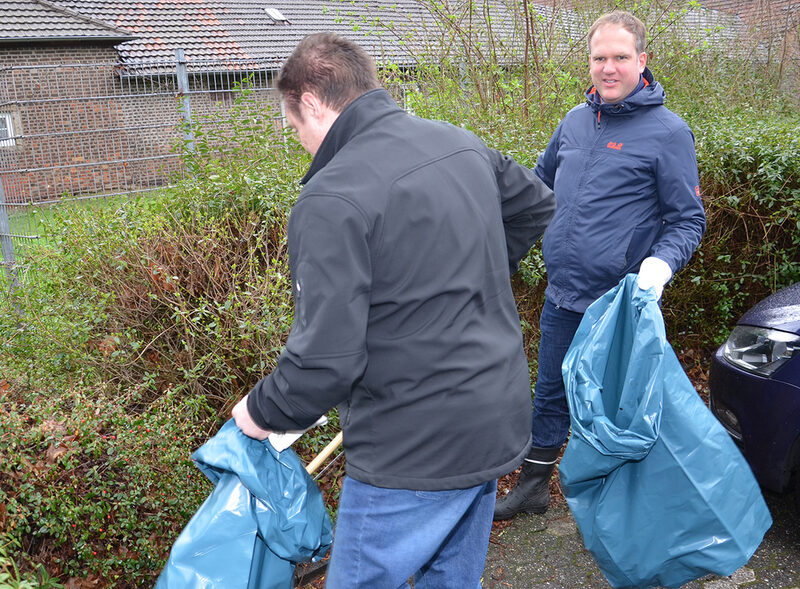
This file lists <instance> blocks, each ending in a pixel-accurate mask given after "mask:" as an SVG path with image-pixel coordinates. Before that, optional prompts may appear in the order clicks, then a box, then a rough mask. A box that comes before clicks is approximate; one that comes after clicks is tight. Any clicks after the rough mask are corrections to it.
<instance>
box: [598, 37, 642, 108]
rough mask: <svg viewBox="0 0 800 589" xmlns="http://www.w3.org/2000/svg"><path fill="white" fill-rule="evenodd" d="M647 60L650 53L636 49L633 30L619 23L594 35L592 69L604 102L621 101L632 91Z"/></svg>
mask: <svg viewBox="0 0 800 589" xmlns="http://www.w3.org/2000/svg"><path fill="white" fill-rule="evenodd" d="M646 64H647V54H646V53H644V52H642V53H639V54H637V53H636V42H635V38H634V36H633V33H630V32H628V31H626V30H625V29H623V28H622V27H620V26H619V25H615V24H608V25H604V26H602V27H600V28H599V29H597V30H596V31H595V33H594V35H593V36H592V41H591V43H590V44H589V72H590V73H591V75H592V83H593V84H594V86H595V88H597V91H598V92H599V93H600V96H601V98H602V99H603V101H604V102H610V103H612V104H613V103H616V102H619V101H620V100H623V99H624V98H626V97H627V96H628V94H630V93H631V92H633V91H634V89H635V88H636V86H637V85H638V84H639V76H640V75H641V73H642V72H643V71H644V66H645V65H646Z"/></svg>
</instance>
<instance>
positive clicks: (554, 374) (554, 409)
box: [531, 300, 583, 448]
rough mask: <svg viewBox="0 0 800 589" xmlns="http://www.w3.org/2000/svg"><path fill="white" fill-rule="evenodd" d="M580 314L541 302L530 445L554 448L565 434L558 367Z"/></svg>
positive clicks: (565, 415) (566, 426) (566, 419)
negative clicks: (537, 371) (537, 363)
mask: <svg viewBox="0 0 800 589" xmlns="http://www.w3.org/2000/svg"><path fill="white" fill-rule="evenodd" d="M582 318H583V313H575V312H574V311H567V310H566V309H562V308H560V307H556V306H555V305H554V304H553V303H551V302H550V301H548V300H545V302H544V308H543V309H542V316H541V318H540V320H539V329H540V330H541V333H542V335H541V339H540V340H539V374H538V376H537V378H536V388H535V391H534V397H533V419H532V424H531V432H532V434H533V438H532V441H531V443H532V445H534V446H537V447H539V448H557V447H560V446H561V445H562V444H563V443H564V442H565V441H566V440H567V435H568V434H569V407H568V406H567V395H566V392H565V390H564V379H563V377H562V376H561V364H562V362H564V356H566V354H567V350H568V349H569V346H570V344H571V343H572V338H573V337H574V335H575V332H576V331H577V330H578V325H580V322H581V319H582Z"/></svg>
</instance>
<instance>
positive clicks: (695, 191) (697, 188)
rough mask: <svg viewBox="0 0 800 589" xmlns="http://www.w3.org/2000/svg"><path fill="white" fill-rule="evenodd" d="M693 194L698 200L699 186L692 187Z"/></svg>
mask: <svg viewBox="0 0 800 589" xmlns="http://www.w3.org/2000/svg"><path fill="white" fill-rule="evenodd" d="M694 193H695V194H696V195H697V198H700V187H699V186H695V187H694Z"/></svg>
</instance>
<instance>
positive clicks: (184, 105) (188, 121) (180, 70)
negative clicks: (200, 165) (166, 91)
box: [175, 49, 194, 153]
mask: <svg viewBox="0 0 800 589" xmlns="http://www.w3.org/2000/svg"><path fill="white" fill-rule="evenodd" d="M175 64H176V68H175V74H176V76H177V78H178V95H179V96H180V98H181V106H180V111H181V118H182V119H183V140H184V142H185V145H186V149H187V150H188V151H189V152H191V153H194V130H193V129H192V105H191V102H190V101H189V70H188V68H187V67H186V56H185V54H184V51H183V49H176V50H175Z"/></svg>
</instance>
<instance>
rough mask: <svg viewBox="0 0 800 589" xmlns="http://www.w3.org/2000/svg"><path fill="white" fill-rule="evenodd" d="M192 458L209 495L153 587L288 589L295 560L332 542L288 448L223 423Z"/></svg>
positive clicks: (316, 495)
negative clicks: (208, 483) (278, 447)
mask: <svg viewBox="0 0 800 589" xmlns="http://www.w3.org/2000/svg"><path fill="white" fill-rule="evenodd" d="M192 459H193V460H194V461H195V463H196V464H197V466H198V467H199V468H200V470H202V471H203V473H204V474H205V475H206V476H207V477H208V478H209V479H210V480H211V482H212V483H214V485H215V486H214V490H213V491H212V493H211V495H210V496H209V497H208V499H206V501H205V502H204V503H203V505H201V506H200V508H199V509H198V510H197V512H196V513H195V514H194V516H193V517H192V519H191V520H190V521H189V523H188V524H186V527H185V528H184V529H183V531H182V532H181V534H180V536H178V539H177V540H176V541H175V544H173V546H172V551H171V552H170V556H169V560H168V561H167V564H166V566H165V567H164V570H163V571H162V572H161V576H160V577H159V578H158V582H157V584H156V589H200V588H203V589H238V588H241V589H291V587H293V574H294V568H295V563H296V562H304V561H309V560H317V559H319V558H322V557H323V556H325V554H326V553H327V551H328V548H329V547H330V544H331V541H332V529H331V522H330V518H329V517H328V514H327V511H326V509H325V504H324V502H323V499H322V494H321V493H320V490H319V488H318V487H317V486H316V485H315V484H314V481H313V480H312V479H311V477H310V476H309V475H308V473H306V471H305V468H304V467H303V465H302V463H301V461H300V458H298V456H297V454H295V452H294V451H293V450H291V449H286V450H283V451H282V452H278V451H277V450H275V448H273V447H272V445H271V444H270V443H269V442H267V441H264V442H259V441H258V440H254V439H253V438H249V437H247V436H245V435H244V434H243V433H242V431H241V430H240V429H239V428H238V427H237V426H236V423H235V422H234V421H233V420H232V419H231V420H229V421H228V422H227V423H226V424H225V425H223V426H222V428H221V429H220V431H219V432H218V433H217V435H216V436H214V437H213V438H212V439H210V440H209V441H208V442H206V443H205V444H204V445H203V446H202V447H201V448H200V449H198V450H197V451H196V452H195V453H194V455H193V456H192Z"/></svg>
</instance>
